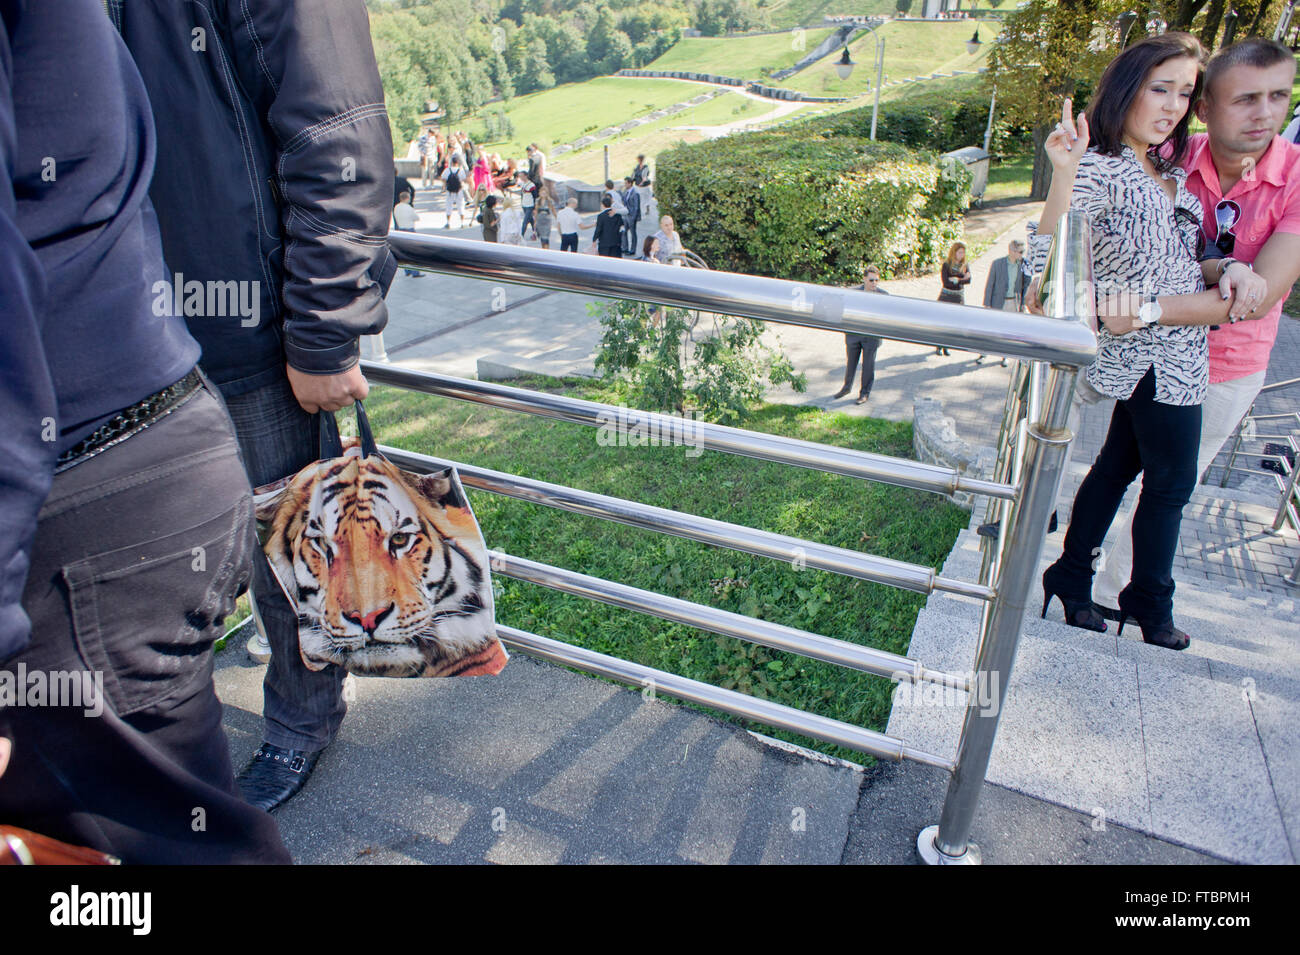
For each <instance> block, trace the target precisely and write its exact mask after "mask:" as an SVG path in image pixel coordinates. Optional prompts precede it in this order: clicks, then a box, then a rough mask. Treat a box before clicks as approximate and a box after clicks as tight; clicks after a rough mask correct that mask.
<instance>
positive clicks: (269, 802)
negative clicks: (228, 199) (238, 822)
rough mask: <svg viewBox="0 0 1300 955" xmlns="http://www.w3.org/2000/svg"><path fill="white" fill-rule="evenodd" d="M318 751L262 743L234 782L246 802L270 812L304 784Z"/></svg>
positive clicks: (314, 763)
mask: <svg viewBox="0 0 1300 955" xmlns="http://www.w3.org/2000/svg"><path fill="white" fill-rule="evenodd" d="M320 754H321V750H317V751H316V752H314V753H305V752H303V751H302V750H298V749H281V748H280V747H278V746H272V745H271V744H270V743H263V744H262V748H261V749H259V750H258V751H257V752H256V753H254V754H253V760H252V762H250V763H249V764H248V765H247V766H246V767H245V768H244V771H243V772H242V773H240V774H239V777H238V778H237V779H236V780H235V782H236V783H238V784H239V791H240V792H241V793H243V795H244V801H245V802H247V803H248V804H249V805H250V806H256V807H257V808H258V809H265V810H266V811H267V812H274V811H275V810H276V809H278V808H279V807H280V806H283V805H284V804H285V803H286V802H288V801H289V800H290V799H292V798H293V797H294V796H296V795H298V791H299V790H300V789H302V787H303V786H305V785H307V780H308V778H309V777H310V776H311V773H312V770H313V769H315V768H316V761H317V760H319V759H320Z"/></svg>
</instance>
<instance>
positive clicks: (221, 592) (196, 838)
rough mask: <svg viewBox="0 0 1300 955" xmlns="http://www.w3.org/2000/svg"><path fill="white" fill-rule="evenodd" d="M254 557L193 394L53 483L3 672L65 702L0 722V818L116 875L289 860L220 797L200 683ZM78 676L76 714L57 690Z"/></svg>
mask: <svg viewBox="0 0 1300 955" xmlns="http://www.w3.org/2000/svg"><path fill="white" fill-rule="evenodd" d="M256 551H257V540H256V537H255V536H254V530H253V512H252V495H251V493H250V491H249V486H248V480H247V478H245V476H244V469H243V466H242V464H241V463H240V459H239V452H238V448H237V446H236V444H235V435H234V432H233V430H232V428H231V425H230V418H229V417H228V416H227V414H226V409H225V407H224V406H223V405H222V403H221V399H220V397H219V396H218V395H217V393H216V391H215V390H214V389H213V387H212V386H211V385H210V384H206V383H205V387H204V388H201V389H199V390H198V391H196V392H194V393H193V394H192V395H191V396H189V397H188V398H187V399H185V401H184V402H182V403H181V404H180V405H178V406H177V407H176V408H175V409H174V410H173V411H171V412H170V413H169V414H167V415H165V416H163V417H162V418H160V419H158V420H157V421H155V422H154V423H153V424H151V425H150V426H149V427H148V428H146V429H145V430H143V431H140V432H138V433H136V434H134V435H132V436H131V437H129V438H127V439H126V440H125V441H123V442H121V443H120V444H118V445H115V446H112V447H110V448H108V449H107V450H105V451H103V452H101V453H100V454H98V455H95V456H94V457H91V458H88V459H86V460H84V461H82V462H81V463H78V464H76V465H75V466H73V467H72V468H70V469H68V470H67V471H64V472H63V473H61V474H58V475H56V476H55V478H54V486H53V488H52V489H51V490H50V494H49V497H48V498H46V501H45V504H44V506H43V507H42V508H41V512H40V517H39V522H38V524H37V528H36V542H35V545H34V548H33V551H32V566H31V570H30V572H29V573H28V576H27V583H26V586H25V588H24V591H23V600H22V603H23V608H24V609H25V610H26V611H27V614H28V616H29V617H30V618H31V621H32V642H31V644H30V645H29V646H28V647H27V649H25V650H24V651H23V652H22V653H20V654H18V656H16V657H14V658H13V659H10V660H7V661H5V663H4V665H3V670H4V671H8V673H9V674H11V676H10V679H13V677H14V676H23V675H25V676H26V682H27V683H28V685H29V686H30V685H31V683H32V675H33V674H34V673H40V674H44V675H45V679H46V680H47V681H49V685H50V686H51V687H53V685H54V682H53V681H55V679H56V675H57V679H58V680H60V681H61V682H62V685H63V687H64V690H65V692H63V693H62V694H61V697H60V699H57V700H56V699H51V698H48V697H47V698H45V699H42V700H40V701H37V700H36V699H35V698H34V697H30V696H29V698H28V699H27V700H26V702H25V703H24V704H23V705H9V706H5V707H3V708H2V709H0V724H7V725H3V726H2V727H0V728H2V729H3V731H4V732H5V734H6V735H9V736H11V737H12V739H13V744H14V748H13V756H12V760H11V762H10V764H9V768H8V770H7V771H6V772H5V774H4V776H3V777H0V819H3V820H4V821H5V822H8V823H12V824H13V825H17V826H21V827H22V828H25V829H31V830H33V831H34V832H40V833H43V834H45V835H49V836H53V837H54V838H56V839H62V840H63V841H65V842H72V843H76V844H78V845H87V846H91V847H93V848H96V849H99V850H101V851H103V852H109V853H112V854H113V855H116V856H118V857H120V858H121V859H123V860H124V861H126V862H137V863H162V864H177V863H196V862H197V863H230V862H277V863H287V862H289V861H290V858H289V854H288V853H287V852H286V851H285V848H284V845H283V843H282V842H281V841H280V833H279V829H278V828H277V826H276V824H275V821H274V820H273V819H272V818H271V817H270V816H268V815H267V814H266V813H264V812H262V811H261V810H260V809H254V808H253V807H252V806H250V805H248V804H247V803H246V802H244V801H243V799H242V798H241V797H240V795H239V791H238V790H237V789H236V788H235V779H234V775H233V772H232V768H231V764H230V749H229V744H228V742H227V741H226V735H225V733H224V732H223V730H222V728H221V715H222V714H221V701H220V700H218V699H217V695H216V692H215V690H214V688H213V685H212V670H213V659H212V644H213V642H214V641H215V640H216V638H218V637H220V636H221V625H222V621H223V618H224V617H225V616H226V614H228V613H230V612H231V611H232V610H233V609H234V603H235V596H236V594H237V593H239V592H240V591H241V590H242V589H243V588H244V587H245V586H246V585H247V584H248V579H249V574H250V564H249V561H250V558H251V557H252V556H253V554H254V553H255V552H256ZM83 675H84V676H83ZM87 676H88V677H90V681H89V684H88V685H87V684H85V683H83V684H82V687H81V692H80V696H81V699H80V700H79V701H78V700H76V696H77V695H78V694H77V693H76V692H75V691H72V692H68V691H69V690H71V687H70V686H69V683H70V682H81V680H85V678H86V677H87ZM78 677H80V678H81V680H78ZM88 686H97V687H100V688H102V690H97V691H95V692H93V693H90V694H87V692H86V690H87V688H88ZM88 696H89V697H90V698H89V699H88V698H87V697H88Z"/></svg>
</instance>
